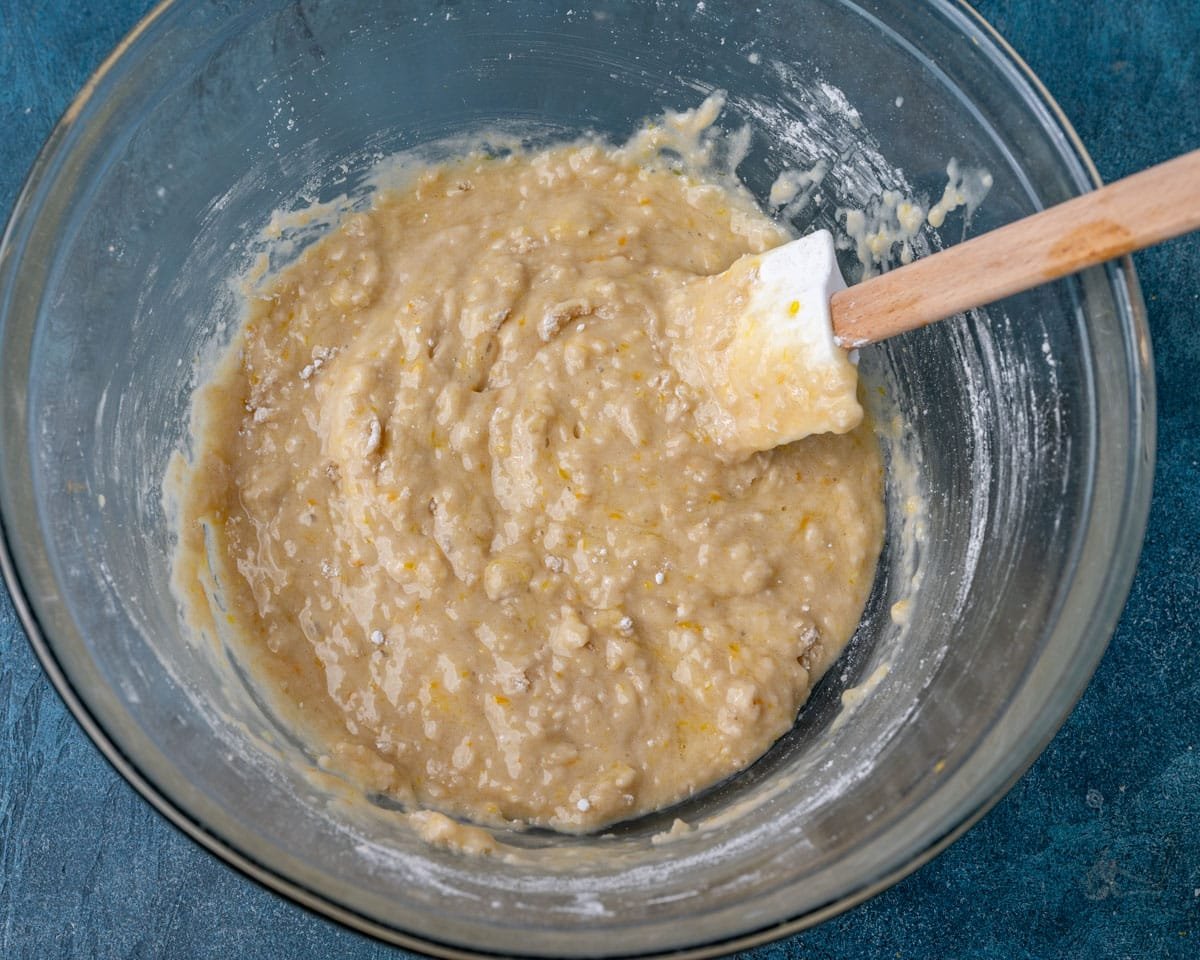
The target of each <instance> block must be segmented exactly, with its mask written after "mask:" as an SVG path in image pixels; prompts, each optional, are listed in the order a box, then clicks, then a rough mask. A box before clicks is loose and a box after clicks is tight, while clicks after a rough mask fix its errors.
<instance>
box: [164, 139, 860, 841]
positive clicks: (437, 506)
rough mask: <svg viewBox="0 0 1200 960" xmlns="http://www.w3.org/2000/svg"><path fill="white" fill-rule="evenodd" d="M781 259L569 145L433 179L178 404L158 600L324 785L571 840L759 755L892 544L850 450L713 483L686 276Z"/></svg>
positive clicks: (288, 300) (366, 224)
mask: <svg viewBox="0 0 1200 960" xmlns="http://www.w3.org/2000/svg"><path fill="white" fill-rule="evenodd" d="M785 239H787V235H786V234H785V233H784V231H783V230H782V228H780V227H779V226H777V225H776V224H775V223H773V222H772V221H771V220H770V219H768V218H767V217H766V216H765V215H763V214H762V213H761V212H760V211H758V210H757V209H756V208H755V206H754V204H753V202H752V201H751V199H750V197H749V196H748V195H747V194H745V193H744V192H743V191H740V190H734V189H731V188H728V187H724V186H718V185H716V184H714V183H710V182H706V181H705V180H704V179H703V178H702V177H699V176H696V175H694V174H692V173H689V172H688V171H687V170H686V169H684V168H682V167H678V166H673V165H672V164H671V163H669V162H667V161H665V160H662V161H658V162H650V163H645V162H640V161H639V160H638V159H637V158H635V157H633V156H632V155H631V154H630V153H629V152H628V151H621V150H613V149H610V148H607V147H604V146H601V145H598V144H591V143H583V144H573V145H568V146H560V147H555V148H550V149H546V150H544V151H541V152H537V153H532V154H523V153H514V154H511V155H508V156H504V157H493V156H485V155H478V156H473V157H469V158H467V159H465V160H462V161H461V162H458V163H456V164H451V165H447V166H443V167H438V168H430V169H427V170H425V171H424V172H423V173H421V174H420V175H419V176H416V177H415V178H414V179H413V180H412V182H411V183H410V185H409V186H408V187H406V188H404V189H400V190H395V191H391V192H387V193H384V194H382V195H380V196H379V197H378V199H377V200H376V202H375V204H374V206H373V207H372V208H371V209H370V210H368V211H366V212H361V213H356V214H354V215H352V216H350V217H349V218H348V219H346V220H345V221H344V223H343V225H342V226H341V228H340V229H338V230H337V231H336V232H334V233H332V234H331V235H329V236H327V237H326V238H325V239H323V240H321V241H320V242H318V243H316V244H315V245H313V246H312V247H310V248H309V249H308V250H307V251H306V252H305V253H304V254H303V255H302V256H301V257H300V258H299V259H298V261H297V262H296V263H295V264H293V265H292V266H290V267H288V268H287V269H285V270H283V271H281V272H280V273H279V275H278V276H277V277H276V278H275V279H274V280H273V281H272V282H271V285H270V287H269V289H268V291H267V292H266V293H265V294H263V295H261V296H260V298H259V299H257V300H256V301H255V302H254V303H253V304H252V307H251V310H250V314H249V317H248V319H247V321H246V323H245V326H244V328H243V329H242V331H241V332H240V333H239V335H238V337H237V339H236V341H235V343H234V344H233V346H232V348H231V349H230V350H229V352H228V354H227V355H226V356H225V358H224V360H223V361H222V364H221V365H220V367H219V369H218V370H217V372H216V374H215V375H214V377H213V378H212V379H211V380H210V381H209V383H208V384H207V385H206V386H205V387H204V388H203V389H202V390H201V391H199V393H198V395H197V399H196V404H197V406H196V411H197V454H196V457H195V459H194V461H193V462H192V463H191V464H190V466H189V468H188V470H187V474H186V478H185V481H184V496H183V515H182V518H183V524H182V542H181V545H180V554H179V562H178V564H177V570H176V574H177V582H178V584H179V585H180V587H181V588H182V590H183V591H184V592H185V594H187V595H188V596H190V598H191V600H190V612H191V614H192V615H193V617H195V618H197V619H199V620H201V621H204V620H205V619H206V618H208V619H209V622H208V624H207V625H208V626H209V627H211V626H212V621H211V618H212V617H220V618H221V620H222V621H223V623H222V627H223V628H225V629H226V630H229V629H231V630H232V632H234V633H235V634H236V635H237V637H238V638H239V642H240V645H241V646H242V647H243V648H244V655H245V657H246V658H247V659H248V661H249V665H250V667H251V670H252V672H253V673H254V674H255V675H256V677H257V679H258V680H259V681H260V682H261V683H262V684H263V686H264V688H265V689H266V690H267V691H269V692H270V693H271V694H272V700H273V702H275V703H276V704H277V706H278V708H279V709H280V710H281V711H282V712H283V714H284V715H285V717H286V718H287V719H288V722H289V723H292V724H294V725H295V726H296V727H297V728H298V730H299V731H300V732H301V733H302V735H303V736H304V737H305V738H307V739H308V740H309V741H310V742H312V743H314V744H316V745H318V746H319V748H320V750H322V751H323V752H324V754H325V755H326V756H325V762H326V764H327V765H328V766H329V767H331V768H332V769H334V770H336V771H338V772H340V773H342V774H343V775H345V776H346V777H348V778H349V779H351V780H352V781H354V782H356V783H358V784H361V785H362V787H363V788H364V789H365V790H366V791H367V792H368V793H379V794H386V795H388V796H390V797H393V798H395V799H398V800H399V801H401V802H403V803H405V804H408V805H411V806H413V807H425V808H432V809H436V810H440V811H443V812H445V813H448V814H451V815H453V816H457V817H463V818H467V819H470V820H473V821H475V822H480V823H485V824H494V823H500V822H512V821H518V822H523V823H528V824H539V825H545V826H549V827H552V828H556V829H560V830H566V831H584V830H592V829H596V828H598V827H601V826H603V825H605V824H608V823H611V822H614V821H618V820H623V819H626V818H629V817H633V816H636V815H638V814H640V813H643V812H646V811H650V810H653V809H656V808H659V807H663V806H665V805H668V804H671V803H673V802H675V801H678V800H681V799H683V798H685V797H687V796H688V795H689V794H692V793H694V792H695V791H698V790H701V789H703V788H704V787H706V786H709V785H710V784H713V783H715V782H716V781H719V780H721V779H722V778H724V777H726V776H729V775H730V774H732V773H735V772H736V771H738V770H739V769H741V768H743V767H745V766H747V765H748V764H750V763H751V762H753V761H754V760H755V759H756V758H757V757H758V756H759V755H761V754H762V753H763V752H764V751H765V750H766V749H767V748H768V747H769V746H770V745H771V743H772V742H773V741H774V740H775V739H776V738H778V737H779V736H780V735H781V734H783V733H784V732H785V731H787V729H788V728H789V727H790V726H791V725H792V723H793V722H794V719H795V716H796V712H797V709H798V708H799V707H800V705H801V704H802V703H803V702H804V700H805V698H806V697H807V696H808V693H809V689H810V687H811V685H812V683H813V682H814V681H815V680H816V679H817V678H818V677H819V676H820V675H821V673H822V672H823V671H824V670H825V669H826V667H827V666H829V664H830V663H831V662H832V660H833V659H834V658H835V657H836V656H837V654H838V652H839V651H840V649H841V648H842V646H843V645H844V644H845V642H846V641H847V639H848V638H849V637H850V635H851V633H852V632H853V630H854V628H855V626H856V625H857V623H858V620H859V618H860V616H861V613H862V609H863V605H864V603H865V600H866V597H867V593H868V591H869V589H870V586H871V582H872V577H873V573H874V567H875V562H876V559H877V556H878V554H879V550H880V546H881V537H882V522H883V508H882V493H881V490H882V467H881V461H880V455H879V450H878V447H877V443H876V440H875V437H874V435H873V434H872V432H871V431H870V429H869V428H868V427H865V426H860V427H858V428H856V429H855V430H853V431H851V432H849V433H847V434H845V435H841V436H829V435H826V436H815V437H810V438H808V439H806V440H803V441H801V442H799V443H795V444H792V445H790V446H787V447H782V448H779V449H775V450H770V451H767V452H760V453H755V454H752V455H750V456H742V457H734V456H731V455H730V453H729V451H726V450H723V449H722V447H721V445H720V444H719V443H718V442H716V440H715V439H714V437H712V436H710V435H709V434H707V433H706V432H705V428H704V423H703V418H698V417H697V410H698V408H699V406H700V404H701V398H698V397H697V396H696V395H695V393H694V392H693V391H692V389H691V388H690V387H689V385H688V384H687V383H686V382H685V381H684V380H682V379H681V378H680V376H679V374H678V373H677V372H676V370H675V369H674V368H673V367H672V366H671V364H670V362H669V358H670V355H671V349H672V346H673V345H677V344H678V338H679V337H681V336H684V335H686V330H684V329H682V328H681V327H680V325H679V324H678V323H677V322H676V320H675V319H673V317H672V315H671V311H670V309H669V304H670V302H671V298H672V296H673V295H674V294H675V293H677V291H678V290H679V289H680V287H681V286H682V285H685V284H688V283H694V282H698V278H700V277H703V276H706V275H711V274H713V273H716V272H719V271H721V270H724V269H725V268H726V267H728V266H729V265H730V264H731V263H732V262H733V261H734V260H736V259H737V258H738V257H739V256H741V255H742V254H745V253H748V252H758V251H762V250H765V249H767V248H768V247H771V246H774V245H776V244H778V243H780V242H783V241H784V240H785Z"/></svg>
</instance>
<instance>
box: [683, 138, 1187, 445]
mask: <svg viewBox="0 0 1200 960" xmlns="http://www.w3.org/2000/svg"><path fill="white" fill-rule="evenodd" d="M1198 228H1200V150H1196V151H1193V152H1192V153H1189V154H1186V155H1184V156H1182V157H1179V158H1177V159H1175V160H1171V161H1169V162H1167V163H1164V164H1160V165H1159V166H1156V167H1151V168H1150V169H1149V170H1145V171H1143V172H1142V173H1138V174H1135V175H1134V176H1131V177H1127V178H1126V179H1124V180H1118V181H1117V182H1115V183H1112V184H1109V185H1108V186H1106V187H1102V188H1100V189H1099V190H1096V191H1094V192H1092V193H1088V194H1085V195H1083V196H1081V197H1077V198H1075V199H1074V200H1069V201H1067V202H1066V203H1062V204H1059V205H1058V206H1055V207H1051V208H1050V209H1048V210H1044V211H1043V212H1041V213H1038V214H1035V215H1033V216H1031V217H1027V218H1025V219H1023V220H1018V221H1016V222H1015V223H1011V224H1009V225H1008V226H1005V227H1001V228H1000V229H998V230H993V231H992V232H990V233H986V234H984V235H982V236H979V237H976V238H974V239H972V240H969V241H967V242H965V243H961V244H958V245H957V246H954V247H951V248H950V249H948V250H944V251H942V252H940V253H935V254H933V255H932V256H929V257H924V258H923V259H920V260H918V261H916V262H915V263H912V264H909V265H908V266H904V267H900V268H899V269H896V270H892V271H890V272H888V273H884V274H882V275H879V276H876V277H872V278H871V279H869V280H866V281H864V282H863V283H860V284H857V285H856V286H853V287H849V288H847V287H846V284H845V282H844V281H843V280H842V277H841V274H840V273H839V272H838V266H837V260H836V258H835V256H834V248H833V238H832V237H831V236H830V235H829V233H828V231H825V230H821V231H817V232H816V233H812V234H809V235H808V236H805V237H802V238H801V239H799V240H793V241H792V242H790V243H786V244H783V245H782V246H780V247H776V248H775V249H773V250H769V251H767V252H766V253H762V254H752V255H749V256H746V257H742V258H741V259H740V260H738V261H737V262H736V263H735V264H734V265H733V266H732V267H730V269H729V270H727V271H725V272H724V273H722V274H718V275H717V276H714V277H708V278H706V279H705V280H703V281H701V282H699V283H697V284H693V285H691V286H690V287H689V288H688V290H686V291H684V292H683V293H682V294H681V309H682V310H683V312H684V314H685V315H686V316H687V318H688V320H689V323H690V327H691V331H692V334H693V339H692V342H693V344H694V346H693V348H691V349H689V351H688V352H689V353H690V354H693V359H692V360H691V362H690V363H689V362H688V361H684V362H683V363H682V364H679V366H681V372H682V373H683V375H684V377H685V379H688V380H691V381H692V382H693V383H694V384H695V385H696V386H699V387H702V388H703V390H704V392H705V393H706V394H707V395H708V396H710V397H712V403H711V404H709V406H710V407H711V409H710V410H709V411H708V413H707V418H708V421H709V426H710V429H711V432H712V433H713V434H714V436H715V437H716V438H717V439H718V440H719V441H720V442H721V443H722V444H724V445H725V446H727V447H728V448H729V449H730V450H732V451H734V452H742V451H750V450H765V449H769V448H771V447H774V446H778V445H779V444H782V443H788V442H791V441H792V440H798V439H800V438H802V437H805V436H808V435H809V434H813V433H825V432H834V433H843V432H845V431H846V430H849V429H851V428H853V427H854V426H855V425H856V424H857V423H858V422H859V420H860V419H861V417H862V411H861V408H860V407H859V405H858V401H857V400H856V398H855V388H856V383H857V377H856V376H855V371H854V368H853V366H852V364H851V362H850V359H849V356H848V354H847V352H846V350H847V349H849V348H855V347H860V346H864V345H866V344H870V343H876V342H878V341H880V340H886V339H887V338H888V337H894V336H896V335H897V334H901V333H905V332H907V331H910V330H916V329H917V328H919V327H923V326H925V325H927V324H930V323H933V322H934V321H936V320H942V319H944V318H946V317H950V316H953V315H955V314H957V313H961V312H962V311H964V310H968V309H970V308H972V307H978V306H981V305H983V304H987V303H992V302H994V301H996V300H1000V299H1002V298H1003V297H1006V296H1009V295H1011V294H1014V293H1018V292H1020V291H1022V290H1028V289H1030V288H1031V287H1036V286H1038V285H1040V284H1043V283H1047V282H1049V281H1051V280H1055V279H1057V278H1059V277H1062V276H1065V275H1067V274H1070V273H1075V272H1077V271H1079V270H1083V269H1084V268H1086V267H1090V266H1094V265H1096V264H1098V263H1102V262H1104V261H1106V260H1111V259H1113V258H1115V257H1119V256H1122V255H1124V254H1126V253H1129V252H1130V251H1132V250H1140V249H1142V248H1143V247H1149V246H1153V245H1154V244H1156V243H1161V242H1162V241H1164V240H1169V239H1170V238H1171V237H1176V236H1179V235H1180V234H1182V233H1187V232H1188V231H1190V230H1196V229H1198ZM695 347H699V350H700V351H702V352H697V351H696V350H695Z"/></svg>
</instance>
